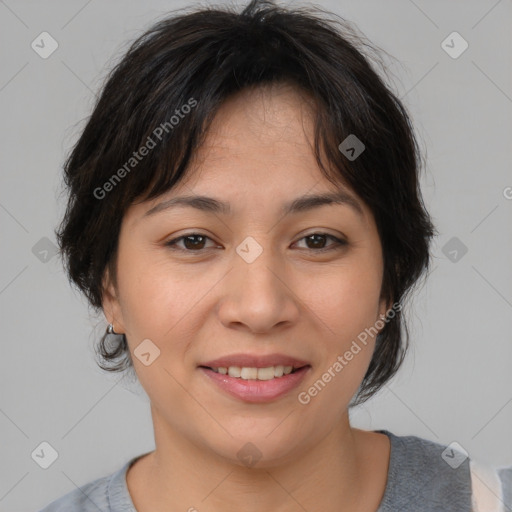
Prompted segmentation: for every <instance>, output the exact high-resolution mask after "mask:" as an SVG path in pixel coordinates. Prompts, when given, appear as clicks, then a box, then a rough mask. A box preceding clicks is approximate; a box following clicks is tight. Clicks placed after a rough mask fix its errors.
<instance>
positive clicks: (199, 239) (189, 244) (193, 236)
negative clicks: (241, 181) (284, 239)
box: [165, 233, 347, 253]
mask: <svg viewBox="0 0 512 512" xmlns="http://www.w3.org/2000/svg"><path fill="white" fill-rule="evenodd" d="M327 239H331V240H332V241H333V243H332V244H331V245H328V246H327V247H325V243H326V241H327ZM207 240H210V241H211V238H210V237H209V236H206V235H203V234H201V233H189V234H187V235H183V236H180V237H178V238H174V239H173V240H170V241H169V242H167V243H166V244H165V245H166V246H167V247H170V248H171V249H173V250H178V251H184V252H197V253H199V252H202V251H204V250H205V249H208V247H206V248H205V244H206V241H207ZM302 240H305V241H306V244H312V245H313V246H312V247H306V250H310V251H313V252H323V251H330V250H334V249H337V248H339V247H340V246H345V245H347V242H346V241H345V240H342V239H340V238H337V237H335V236H333V235H329V234H327V233H311V234H309V235H306V236H305V237H302V238H301V239H300V240H298V242H300V241H302ZM181 242H183V245H182V246H180V245H178V244H180V243H181ZM298 242H296V243H298Z"/></svg>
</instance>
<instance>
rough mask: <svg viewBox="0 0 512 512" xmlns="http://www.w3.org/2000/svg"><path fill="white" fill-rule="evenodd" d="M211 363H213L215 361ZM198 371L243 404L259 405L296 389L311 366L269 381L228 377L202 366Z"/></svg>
mask: <svg viewBox="0 0 512 512" xmlns="http://www.w3.org/2000/svg"><path fill="white" fill-rule="evenodd" d="M212 362H214V363H215V361H212ZM230 366H235V365H230ZM269 366H273V365H269ZM288 366H290V365H288ZM262 368H264V367H262ZM199 370H200V371H201V372H202V373H203V374H204V375H206V376H207V377H208V378H209V379H211V382H213V383H214V384H216V385H217V386H218V387H219V388H220V389H221V390H223V391H224V392H226V393H228V394H229V395H231V396H234V397H235V398H238V399H240V400H242V401H244V402H252V403H261V402H270V401H272V400H276V399H278V398H280V397H282V396H284V395H286V394H287V393H289V392H290V391H291V390H292V389H294V388H296V387H298V386H299V385H300V383H301V382H302V381H303V380H304V378H305V377H306V375H307V374H308V373H309V372H310V370H311V366H310V365H307V366H303V367H302V368H300V369H299V370H296V371H295V372H294V373H289V374H288V375H283V376H282V377H276V378H274V379H271V380H254V379H248V380H245V379H238V378H235V377H230V376H229V375H223V374H221V373H216V372H214V371H213V370H212V369H210V368H205V367H202V366H200V367H199Z"/></svg>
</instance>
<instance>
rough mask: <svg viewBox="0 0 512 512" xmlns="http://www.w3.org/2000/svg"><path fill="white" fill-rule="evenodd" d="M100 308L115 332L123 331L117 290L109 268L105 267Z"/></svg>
mask: <svg viewBox="0 0 512 512" xmlns="http://www.w3.org/2000/svg"><path fill="white" fill-rule="evenodd" d="M102 290H103V292H102V309H103V314H104V315H105V318H106V319H107V322H108V323H111V324H114V331H115V332H116V333H119V334H121V333H124V332H125V328H124V321H123V314H122V310H121V304H120V302H119V292H118V290H117V287H116V285H115V282H114V280H113V279H112V278H111V275H110V269H109V268H108V267H107V268H106V269H105V273H104V274H103V280H102Z"/></svg>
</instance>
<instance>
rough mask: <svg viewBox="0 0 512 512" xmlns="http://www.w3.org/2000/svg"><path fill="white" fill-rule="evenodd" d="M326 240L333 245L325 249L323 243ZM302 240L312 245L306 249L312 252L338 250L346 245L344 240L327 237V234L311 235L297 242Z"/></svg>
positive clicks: (331, 236)
mask: <svg viewBox="0 0 512 512" xmlns="http://www.w3.org/2000/svg"><path fill="white" fill-rule="evenodd" d="M327 239H331V240H333V241H334V243H332V244H331V245H328V246H327V247H325V241H326V240H327ZM302 240H305V241H306V244H308V243H310V244H312V245H313V247H306V249H308V250H312V251H314V252H323V251H331V250H333V249H337V248H339V247H340V246H344V245H347V242H346V240H342V239H340V238H337V237H335V236H333V235H329V234H328V233H311V234H309V235H306V236H305V237H303V238H301V239H300V240H299V242H300V241H302Z"/></svg>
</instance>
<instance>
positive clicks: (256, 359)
mask: <svg viewBox="0 0 512 512" xmlns="http://www.w3.org/2000/svg"><path fill="white" fill-rule="evenodd" d="M308 365H309V363H308V362H307V361H303V360H302V359H297V358H296V357H292V356H287V355H285V354H267V355H251V354H231V355H229V356H223V357H219V358H218V359H213V360H212V361H207V362H206V363H202V364H200V365H199V366H207V367H209V368H229V367H230V366H238V367H240V368H242V367H245V368H268V367H270V366H293V367H294V368H302V367H303V366H308Z"/></svg>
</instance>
